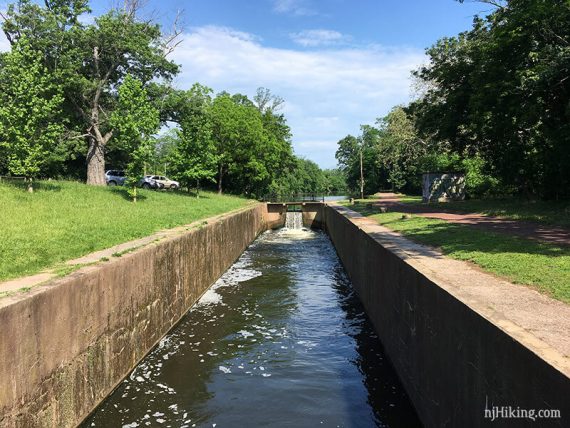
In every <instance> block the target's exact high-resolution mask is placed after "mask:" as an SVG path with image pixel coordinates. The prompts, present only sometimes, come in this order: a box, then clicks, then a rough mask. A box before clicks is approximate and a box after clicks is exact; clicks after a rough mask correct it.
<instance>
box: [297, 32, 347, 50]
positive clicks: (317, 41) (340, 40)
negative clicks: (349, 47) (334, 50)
mask: <svg viewBox="0 0 570 428" xmlns="http://www.w3.org/2000/svg"><path fill="white" fill-rule="evenodd" d="M289 37H291V40H293V41H294V42H295V43H297V44H298V45H301V46H304V47H316V46H332V45H340V44H344V43H347V42H349V41H350V40H351V37H350V36H347V35H345V34H342V33H339V32H338V31H334V30H304V31H300V32H298V33H291V34H289Z"/></svg>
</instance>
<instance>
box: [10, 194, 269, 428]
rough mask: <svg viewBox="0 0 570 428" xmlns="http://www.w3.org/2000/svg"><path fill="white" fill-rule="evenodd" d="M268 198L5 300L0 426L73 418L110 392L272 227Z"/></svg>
mask: <svg viewBox="0 0 570 428" xmlns="http://www.w3.org/2000/svg"><path fill="white" fill-rule="evenodd" d="M265 214H266V207H265V205H264V204H258V205H256V206H255V207H252V208H249V209H245V210H242V211H240V212H237V213H233V214H230V215H228V216H226V217H222V218H217V219H215V220H208V224H207V225H204V224H199V225H198V226H197V227H195V228H192V229H191V230H189V231H187V232H185V233H183V234H181V235H178V236H175V237H171V238H168V239H165V240H164V241H160V242H158V243H155V244H152V245H149V246H147V247H144V248H141V249H139V250H137V251H135V252H133V253H130V254H125V255H123V256H122V257H120V258H112V260H110V261H108V262H105V263H103V264H99V265H97V266H93V267H90V268H84V269H82V270H81V271H79V272H76V273H75V274H72V275H70V276H68V277H65V278H62V279H60V280H56V281H52V282H50V283H48V284H46V285H43V286H38V287H37V288H35V289H33V290H32V291H30V292H29V293H26V294H23V295H19V296H15V297H10V298H4V299H1V300H0V426H1V427H26V428H27V427H70V426H74V425H76V424H77V423H79V422H80V421H81V420H82V419H83V418H84V417H85V416H87V414H88V413H89V412H90V411H91V410H93V409H94V407H95V406H96V405H97V404H98V403H99V402H100V401H101V400H102V399H103V398H105V396H106V395H107V394H109V393H110V392H111V391H112V389H113V388H114V387H115V386H116V385H117V383H118V382H120V381H121V380H122V378H123V377H124V376H125V375H127V374H128V372H129V371H130V370H131V369H132V368H133V367H134V366H135V365H136V364H137V362H138V361H139V360H140V359H141V358H143V357H144V355H145V354H146V353H147V352H148V351H149V350H150V349H151V348H152V347H153V346H154V345H155V344H156V342H157V341H158V340H160V338H161V337H162V336H163V335H164V334H165V333H166V332H167V331H168V330H169V329H170V328H172V327H173V326H174V325H175V324H176V323H177V321H178V320H179V319H180V318H181V317H182V316H183V315H184V314H185V313H186V312H187V310H188V309H189V308H190V307H191V306H192V304H193V303H194V302H195V301H196V300H197V299H198V298H199V297H200V296H201V295H202V293H203V292H204V291H205V290H206V289H207V288H208V287H209V286H210V285H211V284H212V283H213V282H215V280H216V279H217V278H218V277H219V276H220V275H221V274H222V273H224V271H226V270H227V269H228V267H229V266H231V264H232V263H234V262H235V260H236V259H237V258H238V257H239V256H240V254H241V253H242V252H243V251H244V249H245V248H246V247H247V246H248V245H249V244H250V243H251V242H252V241H253V240H254V239H255V238H256V236H257V235H258V234H259V233H260V232H261V231H263V230H264V229H265V227H266V223H265V220H264V215H265Z"/></svg>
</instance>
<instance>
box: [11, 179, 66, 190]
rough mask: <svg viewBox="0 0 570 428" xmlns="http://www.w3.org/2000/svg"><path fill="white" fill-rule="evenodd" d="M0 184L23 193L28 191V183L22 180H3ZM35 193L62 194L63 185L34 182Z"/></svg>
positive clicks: (49, 182)
mask: <svg viewBox="0 0 570 428" xmlns="http://www.w3.org/2000/svg"><path fill="white" fill-rule="evenodd" d="M0 184H2V185H5V186H10V187H14V188H16V189H19V190H22V191H23V192H27V191H28V184H29V183H28V182H27V181H24V180H20V179H8V180H7V179H2V181H0ZM33 189H34V192H36V191H39V192H61V184H59V183H58V182H57V181H54V182H52V181H34V182H33Z"/></svg>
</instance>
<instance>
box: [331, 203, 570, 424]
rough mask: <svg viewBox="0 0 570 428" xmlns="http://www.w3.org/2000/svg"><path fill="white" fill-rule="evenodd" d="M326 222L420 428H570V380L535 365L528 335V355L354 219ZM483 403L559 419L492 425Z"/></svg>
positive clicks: (534, 345) (539, 346)
mask: <svg viewBox="0 0 570 428" xmlns="http://www.w3.org/2000/svg"><path fill="white" fill-rule="evenodd" d="M325 222H326V228H327V231H328V233H329V235H330V237H331V240H332V242H333V243H334V246H335V248H336V250H337V253H338V255H339V257H340V259H341V260H342V263H343V265H344V266H345V268H346V270H347V273H348V275H349V276H350V279H351V280H352V283H353V285H354V287H355V290H356V292H357V294H358V296H359V297H360V299H361V301H362V302H363V304H364V306H365V308H366V312H367V314H368V315H369V317H370V318H371V320H372V322H373V324H374V326H375V328H376V330H377V332H378V334H379V337H380V339H381V341H382V343H383V345H384V347H385V350H386V353H387V355H388V356H389V358H390V359H391V362H392V363H393V365H394V367H395V369H396V371H397V373H398V374H399V376H400V379H401V381H402V382H403V384H404V387H405V389H406V391H407V392H408V394H409V396H410V398H411V400H412V402H413V403H414V406H415V407H416V409H417V411H418V414H419V416H420V418H421V420H422V421H423V423H424V424H425V426H426V427H479V426H488V425H493V426H510V427H519V426H570V424H569V419H568V418H569V417H570V378H569V377H568V373H570V372H569V371H568V369H567V366H564V362H562V363H561V364H559V362H560V361H561V360H564V357H562V359H559V360H556V358H552V359H550V360H548V358H543V357H542V356H539V355H546V354H547V352H543V350H544V349H545V348H547V347H545V346H544V344H543V343H541V342H540V340H535V339H533V338H532V335H530V336H529V340H528V343H530V344H531V346H526V345H524V344H523V343H521V341H520V340H518V339H516V338H515V335H514V334H512V333H511V334H509V333H508V332H507V331H508V329H509V328H510V329H511V331H517V330H518V332H520V334H527V335H528V333H527V332H526V331H523V329H521V328H518V327H514V328H513V327H510V324H509V323H507V322H506V321H505V322H504V325H498V323H496V322H493V321H492V320H489V319H487V318H486V317H484V316H482V315H481V312H482V311H478V310H475V309H474V306H473V305H472V304H471V303H470V302H466V301H465V300H463V301H462V300H461V299H459V298H458V297H457V296H456V295H454V294H453V292H450V288H449V287H448V288H444V287H443V286H442V284H441V283H438V282H435V281H434V280H433V275H432V274H431V273H430V272H428V271H427V270H426V271H420V270H418V268H417V267H416V266H414V260H413V257H410V258H408V259H407V258H406V257H403V256H402V254H397V252H395V251H393V250H391V249H388V248H389V247H388V246H386V245H384V244H383V243H382V242H383V239H384V238H383V237H382V236H380V235H379V234H378V235H375V234H374V233H369V232H366V231H365V230H363V229H364V227H359V226H358V223H357V222H356V220H355V219H349V218H347V217H346V216H345V215H343V214H341V213H340V212H339V211H337V210H336V209H335V208H333V207H326V209H325ZM483 285H484V284H483ZM505 292H508V290H505ZM505 330H507V331H505ZM561 333H562V335H564V334H567V333H568V332H565V333H564V332H561ZM566 358H567V356H566ZM561 367H562V369H561ZM486 403H488V406H489V408H491V406H492V405H500V406H508V405H510V406H513V408H517V407H519V408H521V409H536V410H537V411H538V409H559V410H560V411H561V412H562V419H537V420H536V422H533V421H532V420H529V419H498V420H496V421H495V422H494V423H491V421H490V420H489V419H485V418H484V416H485V415H484V410H485V406H486Z"/></svg>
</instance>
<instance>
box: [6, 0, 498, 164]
mask: <svg viewBox="0 0 570 428" xmlns="http://www.w3.org/2000/svg"><path fill="white" fill-rule="evenodd" d="M116 2H117V0H103V1H92V2H91V5H92V8H93V10H94V14H96V15H97V14H100V13H101V12H103V11H105V10H106V9H108V8H109V7H110V6H111V5H112V4H113V3H115V4H116ZM0 9H3V7H2V6H1V3H0ZM177 10H183V15H182V16H183V19H182V22H183V24H184V27H183V28H184V33H183V37H182V43H181V44H180V46H179V47H178V49H177V50H176V51H175V52H174V53H173V54H172V59H173V60H174V61H176V62H177V63H179V64H181V65H182V72H181V73H180V75H179V76H178V77H177V78H176V80H175V82H174V83H175V85H176V86H177V87H179V88H182V89H186V88H189V87H190V86H191V85H192V83H194V82H200V83H202V84H205V85H207V86H210V87H212V88H213V89H214V91H215V92H219V91H222V90H227V91H229V92H232V93H234V92H240V93H243V94H246V95H249V96H252V95H253V94H254V93H255V90H256V88H257V87H260V86H263V87H267V88H269V89H271V91H272V92H273V93H275V94H277V95H279V96H281V97H283V98H284V99H285V102H286V103H285V106H284V108H283V112H284V113H285V115H286V117H287V119H288V123H289V125H290V126H291V129H292V131H293V146H294V149H295V152H296V154H298V155H300V156H303V157H306V158H308V159H311V160H314V161H315V162H317V163H318V164H319V165H320V166H321V167H323V168H330V167H334V166H335V165H336V161H335V158H334V152H335V150H336V142H337V141H338V140H339V139H341V138H343V137H344V136H346V135H347V134H358V132H359V126H360V125H361V124H373V123H374V120H375V119H376V118H377V117H380V116H384V115H385V114H386V113H388V111H389V110H390V109H391V108H392V107H393V106H394V105H397V104H402V103H406V102H408V101H409V100H410V99H411V97H412V96H413V91H412V89H411V85H410V84H411V80H410V71H411V70H413V69H415V68H417V67H418V66H419V65H420V64H422V63H424V62H425V61H426V58H425V55H424V49H425V48H426V47H428V46H430V45H431V44H433V43H434V42H435V41H436V40H437V39H438V38H440V37H443V36H452V35H455V34H457V33H459V32H460V31H464V30H467V29H469V28H470V26H471V22H472V20H473V16H474V15H475V14H477V13H479V14H484V13H485V12H486V11H488V6H486V5H483V4H480V3H465V4H460V3H458V2H456V1H454V0H407V1H406V0H399V1H398V0H327V1H323V0H321V1H317V0H247V1H246V0H242V1H238V0H187V1H182V0H148V1H147V5H146V11H145V13H146V14H147V15H149V16H153V17H154V18H155V19H157V20H159V21H160V22H161V23H162V24H163V26H164V27H165V29H167V28H168V26H169V23H171V22H172V20H173V18H174V16H175V15H176V11H177ZM3 47H4V48H5V47H6V42H5V40H2V39H0V49H2V48H3Z"/></svg>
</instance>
